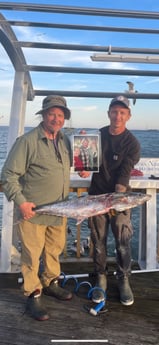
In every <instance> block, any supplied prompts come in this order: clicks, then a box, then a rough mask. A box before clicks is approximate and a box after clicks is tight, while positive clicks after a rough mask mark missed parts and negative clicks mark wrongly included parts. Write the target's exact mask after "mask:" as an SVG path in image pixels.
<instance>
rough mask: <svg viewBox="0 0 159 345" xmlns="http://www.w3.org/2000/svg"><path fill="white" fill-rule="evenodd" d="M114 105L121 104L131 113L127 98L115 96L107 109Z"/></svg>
mask: <svg viewBox="0 0 159 345" xmlns="http://www.w3.org/2000/svg"><path fill="white" fill-rule="evenodd" d="M116 104H121V105H123V106H124V107H125V108H127V109H129V110H130V111H131V107H130V101H129V100H128V98H127V97H124V96H117V97H115V98H113V99H112V100H111V102H110V104H109V109H110V108H111V107H112V106H113V105H116Z"/></svg>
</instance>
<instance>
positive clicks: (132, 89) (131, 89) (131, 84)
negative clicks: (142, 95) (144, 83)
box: [127, 81, 137, 105]
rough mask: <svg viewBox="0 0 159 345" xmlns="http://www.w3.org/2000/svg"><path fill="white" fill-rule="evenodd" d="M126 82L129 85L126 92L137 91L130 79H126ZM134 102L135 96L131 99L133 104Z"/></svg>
mask: <svg viewBox="0 0 159 345" xmlns="http://www.w3.org/2000/svg"><path fill="white" fill-rule="evenodd" d="M127 84H128V85H129V90H127V92H129V93H137V91H136V90H135V87H134V83H132V82H131V81H127ZM135 103H136V98H134V99H133V105H135Z"/></svg>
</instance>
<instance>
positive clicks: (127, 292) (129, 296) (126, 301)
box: [117, 276, 134, 306]
mask: <svg viewBox="0 0 159 345" xmlns="http://www.w3.org/2000/svg"><path fill="white" fill-rule="evenodd" d="M117 279H118V288H119V293H120V302H121V303H122V304H123V305H126V306H129V305H132V304H133V303H134V296H133V293H132V290H131V287H130V285H129V279H128V277H127V276H124V277H121V278H117Z"/></svg>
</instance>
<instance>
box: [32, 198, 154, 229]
mask: <svg viewBox="0 0 159 345" xmlns="http://www.w3.org/2000/svg"><path fill="white" fill-rule="evenodd" d="M150 198H151V195H149V194H144V193H135V192H130V193H115V192H114V193H107V194H100V195H87V196H82V197H73V198H72V199H70V200H69V199H68V200H66V201H60V202H55V203H52V204H47V205H42V206H37V207H36V208H35V209H34V210H35V211H36V213H37V214H47V215H55V216H59V217H67V218H74V219H76V220H77V224H80V223H81V222H82V221H83V220H84V219H86V218H89V217H92V216H96V215H99V214H104V213H108V212H110V213H111V214H113V212H111V210H113V211H114V210H115V211H116V212H122V211H125V210H128V209H131V208H134V207H137V206H139V205H142V204H144V203H145V202H147V201H148V200H150Z"/></svg>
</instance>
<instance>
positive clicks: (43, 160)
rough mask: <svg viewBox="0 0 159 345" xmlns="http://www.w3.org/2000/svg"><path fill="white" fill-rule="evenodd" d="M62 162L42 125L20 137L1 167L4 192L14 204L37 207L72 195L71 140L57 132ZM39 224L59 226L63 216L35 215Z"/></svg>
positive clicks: (34, 220) (32, 219) (34, 221)
mask: <svg viewBox="0 0 159 345" xmlns="http://www.w3.org/2000/svg"><path fill="white" fill-rule="evenodd" d="M58 138H59V140H58V149H59V153H60V156H61V160H60V161H59V159H58V157H57V154H56V151H55V148H54V145H53V142H52V141H51V140H49V139H47V138H46V136H45V132H44V130H43V127H42V124H39V126H37V127H36V128H34V129H33V130H31V131H30V132H28V133H26V134H24V135H22V136H21V137H19V138H18V139H17V140H16V141H15V143H14V145H13V147H12V149H11V151H10V152H9V155H8V157H7V159H6V161H5V163H4V166H3V168H2V174H1V180H2V185H3V191H4V193H5V195H6V197H7V199H8V200H9V201H11V200H13V201H14V203H15V205H20V204H22V203H23V202H25V201H29V202H34V203H35V204H36V205H37V206H38V205H44V204H47V203H52V202H56V201H60V200H63V199H65V198H66V197H67V196H68V193H69V185H70V166H71V156H72V155H71V145H70V141H69V139H68V137H67V136H66V135H65V134H64V133H63V132H61V131H60V132H59V133H58ZM30 221H31V222H33V223H36V224H45V225H58V224H60V223H61V219H60V217H55V216H47V215H36V216H35V217H32V218H31V219H30Z"/></svg>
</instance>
